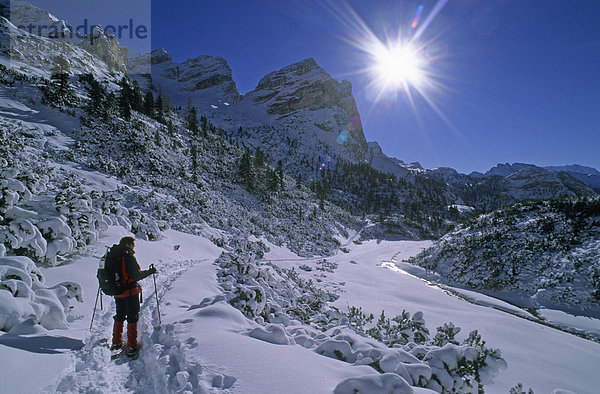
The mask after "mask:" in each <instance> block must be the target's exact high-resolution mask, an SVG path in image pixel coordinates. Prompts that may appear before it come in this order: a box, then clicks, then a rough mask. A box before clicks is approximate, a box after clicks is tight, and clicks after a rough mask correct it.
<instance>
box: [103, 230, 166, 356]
mask: <svg viewBox="0 0 600 394" xmlns="http://www.w3.org/2000/svg"><path fill="white" fill-rule="evenodd" d="M134 247H135V239H134V238H133V237H123V238H121V240H120V241H119V244H118V245H116V244H115V245H113V246H112V247H111V248H110V250H109V251H108V255H107V256H106V264H107V265H110V266H114V267H120V268H118V271H117V272H119V276H120V279H121V283H123V284H124V287H125V291H123V292H122V293H121V294H118V295H115V296H114V297H115V303H116V304H117V314H116V315H115V316H114V319H115V323H114V326H113V338H112V346H111V349H113V350H116V349H120V348H121V347H122V346H123V325H124V322H125V320H127V354H128V355H131V356H134V355H136V354H137V352H138V343H137V322H138V320H139V317H140V302H141V296H142V287H141V286H140V285H139V284H138V283H137V281H138V280H142V279H144V278H147V277H148V276H150V275H152V274H154V273H156V268H154V265H150V269H148V270H146V271H142V270H141V269H140V266H139V264H138V262H137V260H136V259H135V257H134V256H133V255H134V253H135V252H134V250H133V249H134Z"/></svg>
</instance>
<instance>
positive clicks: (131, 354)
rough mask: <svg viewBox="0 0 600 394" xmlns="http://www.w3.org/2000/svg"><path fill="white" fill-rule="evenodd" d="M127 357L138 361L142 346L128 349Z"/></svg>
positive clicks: (126, 351)
mask: <svg viewBox="0 0 600 394" xmlns="http://www.w3.org/2000/svg"><path fill="white" fill-rule="evenodd" d="M125 355H126V356H127V358H128V359H130V360H136V359H137V358H138V356H139V355H140V345H139V344H138V345H137V346H136V347H128V348H127V349H126V350H125Z"/></svg>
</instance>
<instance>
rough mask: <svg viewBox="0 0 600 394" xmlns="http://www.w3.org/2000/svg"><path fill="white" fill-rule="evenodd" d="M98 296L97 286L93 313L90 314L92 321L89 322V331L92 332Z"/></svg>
mask: <svg viewBox="0 0 600 394" xmlns="http://www.w3.org/2000/svg"><path fill="white" fill-rule="evenodd" d="M99 296H100V286H98V292H97V293H96V302H94V313H92V321H91V322H90V331H92V324H94V316H96V306H97V305H98V297H99Z"/></svg>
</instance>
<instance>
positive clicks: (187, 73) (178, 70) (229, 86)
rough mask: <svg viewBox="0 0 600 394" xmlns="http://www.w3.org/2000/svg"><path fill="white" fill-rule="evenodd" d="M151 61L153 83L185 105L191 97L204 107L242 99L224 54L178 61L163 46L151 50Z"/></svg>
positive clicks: (232, 102)
mask: <svg viewBox="0 0 600 394" xmlns="http://www.w3.org/2000/svg"><path fill="white" fill-rule="evenodd" d="M151 63H152V81H153V84H154V85H155V87H160V88H161V89H162V90H163V91H164V92H165V93H167V94H168V95H169V96H170V97H171V98H172V100H173V102H174V103H175V104H178V105H181V106H186V105H187V100H188V98H190V99H191V100H192V103H193V105H195V106H196V107H197V108H200V109H202V110H204V107H207V106H208V107H210V105H214V104H218V103H219V102H227V103H228V104H235V103H237V102H239V100H240V99H241V94H240V93H239V91H238V90H237V87H236V85H235V82H234V81H233V77H232V74H231V68H229V65H228V64H227V62H226V61H225V59H223V58H222V57H212V56H198V57H196V58H193V59H188V60H186V61H185V62H183V63H177V62H174V61H173V58H172V57H171V55H169V54H168V53H167V52H166V51H165V50H164V49H162V48H161V49H157V50H154V51H152V53H151Z"/></svg>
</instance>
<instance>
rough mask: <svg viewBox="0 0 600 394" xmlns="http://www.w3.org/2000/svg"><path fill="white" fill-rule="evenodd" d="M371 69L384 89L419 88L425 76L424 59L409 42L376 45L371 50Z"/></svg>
mask: <svg viewBox="0 0 600 394" xmlns="http://www.w3.org/2000/svg"><path fill="white" fill-rule="evenodd" d="M372 55H373V58H374V59H373V60H374V65H373V68H372V71H373V72H374V74H375V76H376V78H377V79H378V80H379V84H380V85H382V86H381V87H382V88H384V89H398V88H404V89H407V88H408V87H409V85H412V86H414V87H416V88H419V87H420V85H422V83H423V80H424V78H425V71H424V69H423V67H424V66H425V61H424V59H423V58H422V56H421V54H420V53H419V51H417V50H416V49H415V48H414V47H413V46H411V45H410V44H405V45H402V44H396V45H391V46H386V45H383V44H381V45H378V48H377V49H376V50H375V51H373V52H372Z"/></svg>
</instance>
